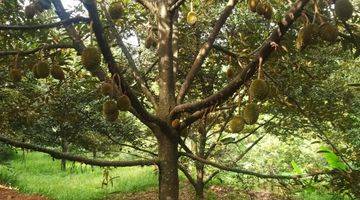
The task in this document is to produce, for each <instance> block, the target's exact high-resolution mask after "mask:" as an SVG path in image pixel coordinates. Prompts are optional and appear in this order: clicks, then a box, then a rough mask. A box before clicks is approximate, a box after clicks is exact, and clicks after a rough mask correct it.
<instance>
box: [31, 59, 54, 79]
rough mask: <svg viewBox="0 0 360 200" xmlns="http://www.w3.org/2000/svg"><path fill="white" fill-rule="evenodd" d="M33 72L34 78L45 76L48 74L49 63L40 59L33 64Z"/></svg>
mask: <svg viewBox="0 0 360 200" xmlns="http://www.w3.org/2000/svg"><path fill="white" fill-rule="evenodd" d="M33 72H34V75H35V77H36V78H46V77H48V76H49V74H50V67H49V64H48V63H47V62H45V61H42V60H41V61H39V62H37V63H36V64H35V66H34V68H33Z"/></svg>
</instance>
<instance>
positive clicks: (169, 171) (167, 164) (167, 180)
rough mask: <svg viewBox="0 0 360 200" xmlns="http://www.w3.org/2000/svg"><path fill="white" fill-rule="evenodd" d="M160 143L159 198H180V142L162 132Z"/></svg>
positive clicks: (168, 199)
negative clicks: (178, 147)
mask: <svg viewBox="0 0 360 200" xmlns="http://www.w3.org/2000/svg"><path fill="white" fill-rule="evenodd" d="M158 143H159V158H160V164H159V199H160V200H178V199H179V175H178V149H177V146H178V144H177V143H176V142H174V141H172V140H170V139H169V138H168V137H167V136H165V135H164V134H162V135H161V136H160V137H159V138H158Z"/></svg>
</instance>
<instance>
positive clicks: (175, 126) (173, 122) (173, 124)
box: [171, 119, 180, 128]
mask: <svg viewBox="0 0 360 200" xmlns="http://www.w3.org/2000/svg"><path fill="white" fill-rule="evenodd" d="M171 126H172V127H173V128H179V127H180V119H174V120H173V121H172V122H171Z"/></svg>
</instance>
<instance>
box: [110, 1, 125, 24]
mask: <svg viewBox="0 0 360 200" xmlns="http://www.w3.org/2000/svg"><path fill="white" fill-rule="evenodd" d="M109 14H110V17H111V19H113V20H118V19H120V18H121V17H122V16H123V14H124V8H123V6H122V4H121V2H114V3H112V4H111V5H110V7H109Z"/></svg>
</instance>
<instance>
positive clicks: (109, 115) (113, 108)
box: [103, 100, 119, 122]
mask: <svg viewBox="0 0 360 200" xmlns="http://www.w3.org/2000/svg"><path fill="white" fill-rule="evenodd" d="M103 114H104V116H105V119H106V120H107V121H110V122H114V121H115V120H116V119H117V118H118V116H119V110H118V108H117V104H116V102H115V101H113V100H108V101H106V102H105V103H104V104H103Z"/></svg>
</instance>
